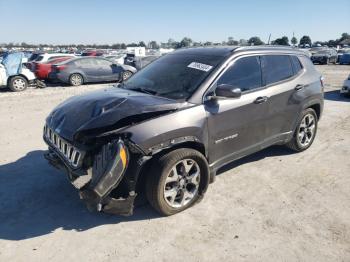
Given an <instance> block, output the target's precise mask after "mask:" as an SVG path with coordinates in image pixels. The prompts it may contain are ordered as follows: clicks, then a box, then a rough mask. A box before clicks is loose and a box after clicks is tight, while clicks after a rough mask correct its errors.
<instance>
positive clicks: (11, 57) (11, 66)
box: [0, 52, 38, 92]
mask: <svg viewBox="0 0 350 262" xmlns="http://www.w3.org/2000/svg"><path fill="white" fill-rule="evenodd" d="M23 56H24V54H23V53H21V52H19V53H9V54H6V55H4V57H3V60H2V61H1V63H0V88H3V87H8V88H10V90H11V91H14V92H19V91H24V90H25V89H27V87H28V86H29V85H37V84H38V83H37V81H36V80H37V79H36V77H35V75H34V74H33V72H31V71H30V70H29V69H28V68H26V66H25V65H24V64H23Z"/></svg>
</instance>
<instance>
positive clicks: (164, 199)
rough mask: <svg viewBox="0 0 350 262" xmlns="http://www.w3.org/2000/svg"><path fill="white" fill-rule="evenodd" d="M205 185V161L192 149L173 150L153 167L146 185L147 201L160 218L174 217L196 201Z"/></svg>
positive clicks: (206, 183) (207, 173)
mask: <svg viewBox="0 0 350 262" xmlns="http://www.w3.org/2000/svg"><path fill="white" fill-rule="evenodd" d="M208 184H209V168H208V163H207V160H206V158H205V157H204V156H203V155H202V154H201V153H200V152H198V151H196V150H193V149H188V148H182V149H177V150H174V151H171V152H170V153H168V154H166V155H164V156H162V157H161V158H160V159H159V160H158V161H156V162H155V163H154V164H153V167H152V171H151V172H150V173H149V176H148V179H147V183H146V194H147V199H148V201H149V203H150V204H151V205H152V207H153V208H154V209H156V210H157V211H158V212H159V213H160V214H161V215H165V216H169V215H174V214H176V213H179V212H181V211H183V210H185V209H187V208H189V207H191V206H192V205H194V204H195V203H196V202H198V201H199V200H200V199H201V198H202V197H203V195H204V193H205V191H206V189H207V187H208Z"/></svg>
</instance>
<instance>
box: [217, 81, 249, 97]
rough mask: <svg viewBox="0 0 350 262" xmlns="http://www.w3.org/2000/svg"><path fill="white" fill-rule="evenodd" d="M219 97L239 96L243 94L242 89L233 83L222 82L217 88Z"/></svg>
mask: <svg viewBox="0 0 350 262" xmlns="http://www.w3.org/2000/svg"><path fill="white" fill-rule="evenodd" d="M215 95H216V96H217V97H227V98H239V97H241V95H242V90H241V89H240V88H237V87H235V86H232V85H228V84H221V85H219V86H218V87H217V88H216V89H215Z"/></svg>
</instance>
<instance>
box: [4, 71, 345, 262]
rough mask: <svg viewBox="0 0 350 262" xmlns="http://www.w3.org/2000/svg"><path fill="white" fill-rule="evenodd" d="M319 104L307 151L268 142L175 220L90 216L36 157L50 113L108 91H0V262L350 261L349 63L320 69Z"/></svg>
mask: <svg viewBox="0 0 350 262" xmlns="http://www.w3.org/2000/svg"><path fill="white" fill-rule="evenodd" d="M317 68H318V69H319V71H321V72H322V73H323V74H324V76H325V82H326V90H325V108H324V114H323V117H322V119H321V121H320V123H319V130H318V134H317V137H316V140H315V142H314V144H313V146H312V147H311V148H310V149H309V150H307V151H305V152H303V153H299V154H295V153H291V152H290V151H289V150H287V149H285V148H283V147H277V146H276V147H271V148H268V149H266V150H264V151H262V152H259V153H257V154H254V155H252V156H249V157H246V158H244V159H241V160H238V161H235V162H233V163H232V164H230V165H229V166H227V167H225V168H224V169H223V170H222V171H221V172H220V174H219V175H218V176H217V179H216V182H215V183H214V184H211V185H210V187H209V189H208V192H207V194H206V196H205V198H204V200H203V201H202V202H201V203H200V204H198V205H196V206H194V207H193V208H191V209H189V210H187V211H185V212H183V213H180V214H178V215H175V216H172V217H159V216H158V215H157V213H155V212H154V211H153V210H152V209H151V208H150V207H149V206H148V205H143V206H141V207H139V208H137V209H136V210H135V214H134V216H132V217H126V218H125V217H117V216H110V215H106V214H101V213H89V212H88V211H87V210H86V208H85V206H84V205H83V203H81V202H80V200H79V197H78V194H77V192H76V190H75V189H74V188H73V187H72V186H71V185H70V184H69V182H68V181H67V179H66V177H65V176H64V175H63V173H61V172H59V171H57V170H55V169H54V168H52V167H50V166H49V165H48V164H47V162H46V161H45V160H44V158H43V152H44V150H46V146H45V144H44V142H43V141H42V137H41V136H42V128H43V124H44V120H45V117H46V116H47V115H48V114H49V112H50V111H51V110H52V109H53V108H54V107H55V106H56V105H57V104H58V103H60V102H62V101H63V100H65V99H66V98H68V97H70V96H73V95H77V94H81V93H84V92H87V91H90V90H94V89H99V88H104V87H106V86H107V85H103V86H100V85H91V86H83V87H75V88H73V87H53V88H47V89H42V90H38V89H33V90H28V91H26V92H23V93H11V92H7V91H2V92H1V93H0V114H1V118H0V130H1V131H0V199H1V202H0V261H184V260H185V259H186V261H350V158H349V156H350V99H348V98H344V97H342V96H340V95H339V89H340V86H341V85H342V82H343V81H344V80H345V79H346V78H347V76H348V75H349V74H350V66H334V65H329V66H318V67H317Z"/></svg>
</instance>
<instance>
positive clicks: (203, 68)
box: [187, 62, 213, 72]
mask: <svg viewBox="0 0 350 262" xmlns="http://www.w3.org/2000/svg"><path fill="white" fill-rule="evenodd" d="M187 67H190V68H194V69H198V70H201V71H205V72H208V71H209V70H210V69H212V68H213V67H212V66H211V65H206V64H202V63H198V62H192V63H191V64H189V65H188V66H187Z"/></svg>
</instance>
